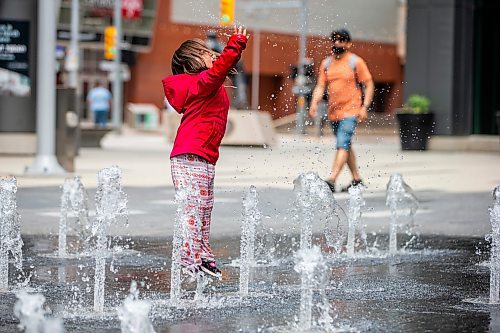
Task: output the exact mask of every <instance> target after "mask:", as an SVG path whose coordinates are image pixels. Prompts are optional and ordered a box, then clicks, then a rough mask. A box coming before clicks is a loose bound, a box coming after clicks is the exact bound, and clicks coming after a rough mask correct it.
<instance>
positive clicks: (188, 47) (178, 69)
mask: <svg viewBox="0 0 500 333" xmlns="http://www.w3.org/2000/svg"><path fill="white" fill-rule="evenodd" d="M204 53H209V54H215V55H217V56H218V55H219V54H218V53H217V52H214V51H212V50H210V49H209V48H208V47H207V46H206V45H205V42H203V41H202V40H201V39H188V40H187V41H185V42H184V43H182V44H181V46H179V48H178V49H177V50H176V51H175V52H174V55H173V56H172V73H173V74H196V73H200V72H202V71H204V70H206V69H208V68H207V66H206V65H205V61H204V60H203V58H202V57H201V56H202V55H203V54H204Z"/></svg>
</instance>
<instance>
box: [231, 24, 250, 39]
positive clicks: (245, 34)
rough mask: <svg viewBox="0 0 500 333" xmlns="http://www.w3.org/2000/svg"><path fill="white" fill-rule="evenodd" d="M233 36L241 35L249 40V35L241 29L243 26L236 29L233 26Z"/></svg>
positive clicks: (245, 30)
mask: <svg viewBox="0 0 500 333" xmlns="http://www.w3.org/2000/svg"><path fill="white" fill-rule="evenodd" d="M233 35H243V36H245V37H246V38H250V35H249V34H248V33H247V29H246V28H243V26H241V25H240V26H239V27H236V26H234V33H233Z"/></svg>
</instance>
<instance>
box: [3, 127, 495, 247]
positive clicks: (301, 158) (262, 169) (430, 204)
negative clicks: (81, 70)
mask: <svg viewBox="0 0 500 333" xmlns="http://www.w3.org/2000/svg"><path fill="white" fill-rule="evenodd" d="M290 132H293V131H290ZM333 144H334V141H333V139H332V137H331V136H330V135H328V136H325V137H322V138H316V137H312V136H298V135H295V134H286V133H281V134H278V135H277V137H276V143H275V144H274V145H272V146H269V147H221V158H220V160H219V162H218V164H217V168H216V181H215V184H216V194H215V195H216V203H215V208H214V224H213V227H212V234H213V235H214V237H217V236H224V235H228V234H229V235H236V234H239V230H240V221H241V211H242V209H241V197H242V193H243V191H245V190H246V189H247V188H248V187H249V186H250V185H255V186H256V187H257V189H258V191H259V196H260V203H261V209H262V211H263V213H264V216H265V218H264V222H265V223H268V224H269V225H271V226H272V227H273V229H274V230H276V231H277V232H290V230H291V227H293V225H292V222H291V219H292V216H291V215H292V213H291V207H292V206H293V200H294V194H293V192H292V190H293V180H294V179H295V178H296V177H297V176H298V175H299V174H300V173H302V172H306V171H310V170H312V171H317V172H318V173H319V175H320V176H321V177H327V176H328V173H329V169H330V165H331V162H332V160H333V156H334V150H333V148H332V147H333ZM102 145H103V148H102V149H95V148H84V149H81V150H80V155H79V156H78V158H77V160H76V172H75V175H79V176H81V178H82V181H83V184H84V185H85V187H86V188H87V189H88V191H89V195H90V199H91V200H93V193H94V190H95V186H96V173H97V171H98V170H99V169H101V168H104V167H108V166H111V165H118V166H120V167H121V168H122V169H123V186H124V190H125V191H126V192H127V193H128V195H129V208H130V211H131V214H130V219H129V220H130V227H129V228H128V230H127V231H126V232H124V231H123V230H124V229H122V228H116V229H115V231H114V232H115V233H127V234H130V235H135V236H162V235H170V234H171V232H172V230H171V229H172V228H171V226H172V224H173V218H174V213H175V203H174V202H173V199H174V195H173V189H172V185H171V177H170V166H169V159H168V154H169V152H170V150H171V147H172V144H171V143H170V142H168V141H167V140H166V138H165V137H164V136H163V135H162V134H160V133H147V132H138V131H134V130H128V129H126V130H125V131H124V133H123V134H122V135H117V134H113V133H111V134H109V135H108V136H107V137H105V138H104V140H103V143H102ZM354 147H355V149H356V153H357V155H358V157H359V158H358V162H359V166H360V169H361V173H362V175H363V178H364V180H365V183H366V184H367V185H368V189H367V191H366V194H365V197H366V201H367V210H366V211H365V213H364V214H363V223H364V224H366V228H367V230H368V231H369V232H378V233H386V232H387V224H388V220H389V219H388V218H389V212H388V210H387V208H386V207H385V187H386V184H387V181H388V179H389V176H390V175H391V174H392V173H395V172H399V173H401V174H402V175H403V177H404V179H405V181H406V182H407V183H408V184H409V185H410V186H411V187H412V188H413V189H414V190H415V193H416V195H417V197H418V198H419V200H420V203H421V206H420V210H419V212H418V214H417V216H416V222H417V224H418V225H419V226H418V230H419V231H420V232H421V233H425V234H444V235H464V236H472V235H474V236H484V234H485V233H487V232H488V231H489V230H490V226H489V217H488V211H487V209H488V206H489V205H490V204H491V195H490V194H491V191H492V190H493V188H494V187H495V186H496V185H498V184H500V172H499V170H500V155H499V154H498V153H494V152H463V151H460V152H458V151H456V152H441V151H425V152H402V151H401V150H400V148H399V138H398V137H397V136H396V135H395V134H393V133H390V131H389V132H388V131H385V132H384V131H382V132H380V131H378V132H377V131H371V132H370V131H360V133H359V135H358V136H357V137H356V141H355V143H354ZM32 160H33V157H31V156H0V176H3V177H5V176H11V175H14V176H16V177H17V178H18V186H19V193H18V201H19V202H18V208H19V212H20V214H21V216H22V217H21V218H22V232H23V233H25V234H52V233H54V234H55V233H56V232H57V221H58V209H59V208H58V207H59V197H60V188H59V186H60V185H62V183H63V181H64V177H26V176H24V175H23V170H24V167H25V166H26V165H29V164H30V163H31V161H32ZM349 181H350V176H349V174H348V172H347V170H345V172H344V173H343V174H342V176H341V177H340V179H339V182H338V184H339V185H338V186H339V187H340V186H343V185H345V184H347V183H348V182H349ZM335 197H336V199H337V201H338V202H339V203H340V204H341V205H344V206H345V202H346V199H347V195H346V194H344V193H337V194H336V195H335Z"/></svg>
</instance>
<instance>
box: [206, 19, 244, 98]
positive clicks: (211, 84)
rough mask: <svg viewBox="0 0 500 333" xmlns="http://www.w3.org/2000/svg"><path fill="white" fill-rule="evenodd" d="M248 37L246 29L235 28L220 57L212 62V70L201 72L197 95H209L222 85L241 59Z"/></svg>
mask: <svg viewBox="0 0 500 333" xmlns="http://www.w3.org/2000/svg"><path fill="white" fill-rule="evenodd" d="M247 41H248V35H247V32H246V29H244V30H243V28H242V27H239V28H238V29H236V28H235V32H234V34H233V35H231V37H230V38H229V40H228V42H227V45H226V47H225V48H224V50H222V52H221V54H220V56H219V57H218V58H217V60H215V61H214V63H213V66H212V68H209V69H208V70H206V71H203V72H201V74H200V77H199V81H198V93H199V94H200V95H210V94H211V93H213V92H214V91H215V90H217V89H219V87H220V86H221V85H222V84H223V83H224V80H225V79H226V77H227V75H228V74H229V71H230V70H231V69H232V68H234V66H235V65H236V63H237V62H238V61H239V60H240V58H241V53H242V52H243V50H244V49H245V48H246V45H247Z"/></svg>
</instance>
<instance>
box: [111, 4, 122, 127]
mask: <svg viewBox="0 0 500 333" xmlns="http://www.w3.org/2000/svg"><path fill="white" fill-rule="evenodd" d="M113 21H114V24H115V27H116V54H115V60H114V65H115V66H114V70H113V114H112V120H113V128H114V129H115V130H117V131H118V132H120V131H121V126H122V73H121V62H122V50H121V46H122V45H121V44H122V39H123V38H122V0H115V10H114V15H113Z"/></svg>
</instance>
